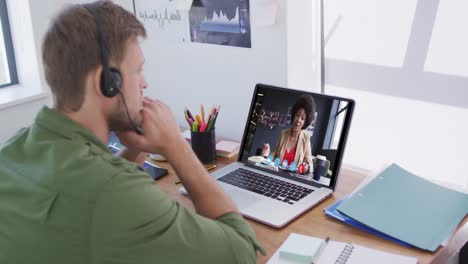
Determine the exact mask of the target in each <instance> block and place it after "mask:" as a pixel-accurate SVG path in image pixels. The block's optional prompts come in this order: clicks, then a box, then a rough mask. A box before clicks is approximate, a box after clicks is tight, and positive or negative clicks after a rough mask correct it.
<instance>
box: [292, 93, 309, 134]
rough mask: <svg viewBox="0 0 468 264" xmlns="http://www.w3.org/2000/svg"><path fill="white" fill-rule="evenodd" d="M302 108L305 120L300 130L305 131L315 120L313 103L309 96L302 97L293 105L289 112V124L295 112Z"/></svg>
mask: <svg viewBox="0 0 468 264" xmlns="http://www.w3.org/2000/svg"><path fill="white" fill-rule="evenodd" d="M301 108H303V109H304V111H305V113H306V120H305V122H304V125H303V126H302V128H301V129H306V128H307V127H308V126H310V124H312V122H313V121H314V119H315V101H314V98H313V97H312V96H310V95H303V96H301V97H299V99H298V100H297V101H296V102H295V103H294V105H293V107H292V110H291V118H292V120H291V122H294V117H295V116H296V113H297V111H299V109H301Z"/></svg>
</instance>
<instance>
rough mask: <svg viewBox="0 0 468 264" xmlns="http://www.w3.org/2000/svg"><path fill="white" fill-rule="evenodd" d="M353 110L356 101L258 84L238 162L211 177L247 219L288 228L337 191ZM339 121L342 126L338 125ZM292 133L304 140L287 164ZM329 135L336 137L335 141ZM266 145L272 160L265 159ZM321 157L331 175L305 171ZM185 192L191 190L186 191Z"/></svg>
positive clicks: (240, 123)
mask: <svg viewBox="0 0 468 264" xmlns="http://www.w3.org/2000/svg"><path fill="white" fill-rule="evenodd" d="M306 109H307V113H306V115H307V116H309V117H310V118H308V119H307V120H302V119H300V117H299V115H300V114H299V113H303V112H305V110H306ZM314 109H315V111H314ZM293 110H294V111H293ZM353 110H354V101H353V100H351V99H346V98H340V97H336V96H329V95H324V94H316V93H310V92H306V91H301V90H293V89H286V88H281V87H274V86H270V85H264V84H257V85H256V87H255V90H254V92H253V95H252V101H251V104H250V110H249V114H248V116H247V120H245V121H246V122H245V128H244V136H243V138H242V143H241V144H240V148H239V156H238V158H237V161H236V162H232V163H230V164H229V165H227V166H225V167H222V168H220V169H219V170H216V171H215V172H213V173H212V174H211V176H212V177H213V178H214V179H216V181H217V183H218V184H219V185H220V187H221V188H223V190H224V191H226V193H227V194H228V195H229V196H230V197H231V198H232V200H233V201H234V203H235V204H236V205H237V207H238V208H239V210H240V211H241V213H242V214H243V215H244V216H246V217H248V218H250V219H253V220H256V221H258V222H261V223H264V224H267V225H270V226H273V227H276V228H280V227H283V226H285V225H286V224H288V223H290V222H291V221H292V220H293V219H295V218H296V217H298V216H299V215H301V214H303V213H304V212H306V211H307V210H309V209H311V208H312V207H314V206H315V205H317V204H318V203H320V202H321V201H323V200H324V199H326V198H327V197H330V195H331V194H332V193H333V191H334V190H335V188H336V183H337V180H338V178H339V176H340V173H339V172H340V167H341V160H342V157H343V154H344V149H345V145H346V139H347V136H348V131H349V128H350V125H351V119H352V114H353ZM313 111H314V112H313ZM330 116H334V117H335V118H329V117H330ZM335 119H340V120H342V121H343V122H338V123H339V124H337V123H336V122H335ZM314 120H315V121H314ZM306 121H307V122H306ZM231 122H232V124H231V126H238V125H242V122H240V121H239V120H232V121H231ZM301 124H302V125H301ZM291 133H298V135H300V138H301V140H298V141H297V143H296V149H297V150H296V154H295V156H294V159H291V158H289V159H286V158H284V155H283V154H284V153H285V150H286V148H285V147H282V146H281V145H282V144H283V145H284V142H287V140H286V137H289V135H290V134H291ZM325 135H333V140H331V136H330V137H325ZM283 137H284V138H283ZM267 144H268V145H269V146H270V151H269V152H270V153H269V155H268V154H266V153H263V154H262V150H263V148H264V147H266V146H267ZM335 144H336V146H335ZM276 146H278V147H277V149H278V151H275V148H276ZM332 146H333V147H332ZM281 149H283V150H281ZM330 149H333V150H332V151H330ZM275 152H276V153H275ZM259 155H262V156H263V155H266V156H267V158H266V159H264V160H263V159H257V158H255V160H256V161H255V162H254V161H253V160H252V158H253V157H258V156H259ZM318 155H320V156H324V157H326V159H327V161H328V163H329V164H330V167H329V169H328V170H329V171H331V173H326V174H324V173H320V172H322V171H325V168H324V164H322V165H320V166H319V165H317V166H316V168H313V169H305V168H306V165H307V164H308V165H310V166H312V165H313V164H314V163H313V162H312V159H313V157H316V156H318ZM280 159H283V160H280ZM317 164H318V163H317ZM314 171H316V173H315V174H314V173H313V172H314ZM180 192H182V193H186V190H185V189H183V187H182V188H181V189H180Z"/></svg>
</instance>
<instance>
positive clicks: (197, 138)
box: [191, 127, 216, 164]
mask: <svg viewBox="0 0 468 264" xmlns="http://www.w3.org/2000/svg"><path fill="white" fill-rule="evenodd" d="M191 137H192V140H191V143H192V149H193V152H195V154H196V155H197V157H198V159H199V160H200V161H201V162H202V163H203V164H209V163H213V162H215V161H216V135H215V129H214V127H213V128H212V129H210V131H208V132H192V133H191Z"/></svg>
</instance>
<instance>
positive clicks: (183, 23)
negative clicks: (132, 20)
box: [133, 0, 192, 43]
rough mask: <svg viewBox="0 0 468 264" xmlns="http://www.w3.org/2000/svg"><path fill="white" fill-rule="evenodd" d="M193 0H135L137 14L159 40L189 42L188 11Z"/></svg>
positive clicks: (150, 34) (134, 5) (149, 32)
mask: <svg viewBox="0 0 468 264" xmlns="http://www.w3.org/2000/svg"><path fill="white" fill-rule="evenodd" d="M191 5H192V0H158V1H144V0H134V1H133V7H134V11H135V16H136V17H137V18H138V20H140V21H141V22H142V23H143V24H144V25H145V28H146V30H147V31H148V35H149V36H152V37H156V38H157V39H158V41H164V42H170V43H187V42H189V41H190V31H189V19H188V11H189V9H190V7H191Z"/></svg>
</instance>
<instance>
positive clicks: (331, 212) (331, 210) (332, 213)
mask: <svg viewBox="0 0 468 264" xmlns="http://www.w3.org/2000/svg"><path fill="white" fill-rule="evenodd" d="M344 200H346V198H344V199H342V200H338V201H336V202H335V203H334V204H332V205H330V206H329V207H327V208H325V209H323V212H324V213H325V215H326V216H328V217H330V218H333V219H335V220H338V221H340V222H343V223H346V224H348V225H350V226H353V227H356V228H357V229H361V230H363V231H366V232H368V233H370V234H373V235H376V236H378V237H381V238H384V239H387V240H389V241H392V242H395V243H397V244H400V245H402V246H405V247H412V246H411V245H410V244H408V243H405V242H403V241H401V240H398V239H396V238H394V237H391V236H389V235H386V234H384V233H382V232H379V231H377V230H375V229H373V228H371V227H368V226H366V225H364V224H361V223H359V222H358V221H355V220H354V219H351V218H349V217H347V216H346V215H344V214H342V213H340V212H338V210H336V207H338V206H339V205H340V204H341V202H343V201H344Z"/></svg>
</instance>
